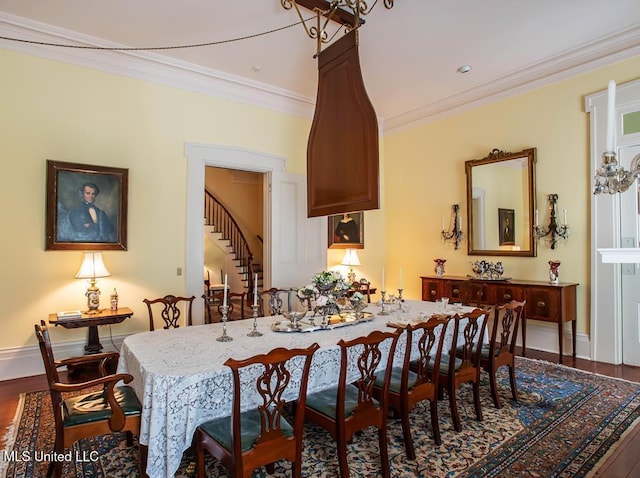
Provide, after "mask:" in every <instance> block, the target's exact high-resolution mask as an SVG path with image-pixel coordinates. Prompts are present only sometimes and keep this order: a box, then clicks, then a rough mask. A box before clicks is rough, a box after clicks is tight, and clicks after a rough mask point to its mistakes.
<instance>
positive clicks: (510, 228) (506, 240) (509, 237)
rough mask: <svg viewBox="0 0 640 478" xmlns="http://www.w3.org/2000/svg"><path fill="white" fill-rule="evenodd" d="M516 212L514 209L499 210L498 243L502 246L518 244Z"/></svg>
mask: <svg viewBox="0 0 640 478" xmlns="http://www.w3.org/2000/svg"><path fill="white" fill-rule="evenodd" d="M515 219H516V212H515V211H514V210H513V209H498V227H499V228H500V229H499V231H498V243H499V245H501V246H514V245H515V244H516V234H515V223H516V221H515Z"/></svg>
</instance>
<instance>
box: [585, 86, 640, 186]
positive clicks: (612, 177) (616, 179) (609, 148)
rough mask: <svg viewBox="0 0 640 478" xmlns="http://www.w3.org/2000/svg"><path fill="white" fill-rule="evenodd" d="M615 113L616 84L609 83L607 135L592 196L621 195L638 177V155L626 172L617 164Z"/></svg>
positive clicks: (639, 170)
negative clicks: (603, 194)
mask: <svg viewBox="0 0 640 478" xmlns="http://www.w3.org/2000/svg"><path fill="white" fill-rule="evenodd" d="M615 111H616V83H615V81H613V80H611V81H609V85H608V88H607V133H606V145H605V151H604V153H602V165H601V166H600V167H599V168H598V169H597V170H596V175H595V177H594V179H595V184H594V186H593V194H601V193H609V194H616V193H621V192H624V191H626V190H627V189H629V187H630V186H631V185H632V184H633V182H634V181H635V180H636V178H637V177H638V176H639V175H640V154H638V155H636V156H635V157H634V158H633V159H632V160H631V167H630V170H629V171H627V170H626V169H624V168H623V167H622V166H620V165H619V164H618V160H617V158H616V151H615V146H614V137H615V134H614V131H615Z"/></svg>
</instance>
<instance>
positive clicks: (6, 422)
mask: <svg viewBox="0 0 640 478" xmlns="http://www.w3.org/2000/svg"><path fill="white" fill-rule="evenodd" d="M527 357H529V358H537V359H542V360H548V361H550V362H557V359H558V356H557V354H550V353H546V352H539V351H536V350H527ZM564 365H566V366H568V367H575V368H577V369H580V370H587V371H590V372H594V373H598V374H602V375H608V376H610V377H618V378H623V379H626V380H630V381H632V382H640V367H631V366H628V365H610V364H605V363H599V362H591V361H589V360H583V359H573V358H571V357H570V356H565V357H564ZM46 388H47V379H46V377H45V376H44V375H37V376H35V377H27V378H20V379H15V380H7V381H3V382H0V404H2V406H1V407H0V449H3V448H4V447H5V444H6V443H5V436H4V435H5V434H4V433H3V432H2V431H4V430H6V428H7V427H9V426H10V425H11V423H12V422H13V418H14V416H15V413H16V409H17V406H18V399H19V396H20V393H24V392H34V391H37V390H45V389H46ZM638 450H640V426H637V427H635V429H634V430H632V431H631V432H629V433H628V435H627V436H626V437H624V439H623V440H622V442H621V443H620V445H619V446H618V447H617V448H616V450H615V451H614V452H613V453H612V455H611V456H610V457H609V458H608V459H607V460H606V461H605V463H604V464H603V465H602V467H601V468H600V469H599V470H598V471H597V472H596V473H595V476H598V477H606V478H632V477H637V476H640V454H639V453H638Z"/></svg>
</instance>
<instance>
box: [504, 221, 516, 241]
mask: <svg viewBox="0 0 640 478" xmlns="http://www.w3.org/2000/svg"><path fill="white" fill-rule="evenodd" d="M502 242H503V243H505V244H513V243H514V237H513V227H511V218H510V217H509V216H507V217H505V218H504V229H503V234H502Z"/></svg>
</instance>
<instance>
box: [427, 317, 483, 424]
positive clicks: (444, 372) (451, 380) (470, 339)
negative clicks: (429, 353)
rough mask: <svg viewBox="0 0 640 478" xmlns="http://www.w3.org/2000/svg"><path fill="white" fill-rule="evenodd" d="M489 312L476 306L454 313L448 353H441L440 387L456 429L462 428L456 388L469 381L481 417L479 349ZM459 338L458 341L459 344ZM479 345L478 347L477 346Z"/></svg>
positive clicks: (476, 408) (479, 417)
mask: <svg viewBox="0 0 640 478" xmlns="http://www.w3.org/2000/svg"><path fill="white" fill-rule="evenodd" d="M488 318H489V312H488V311H486V310H483V309H475V310H473V311H471V312H469V313H466V314H462V315H461V316H458V315H454V316H453V318H452V319H450V320H452V321H453V326H454V329H453V341H452V343H451V349H450V350H449V351H448V353H447V354H442V360H441V362H440V377H439V380H440V386H439V388H443V389H445V390H447V394H448V395H449V404H450V405H451V416H452V418H453V427H454V428H455V430H456V431H458V432H459V431H462V426H461V424H460V414H459V413H458V403H457V400H456V391H457V390H458V388H460V385H461V384H463V383H466V382H471V384H472V385H473V403H474V407H475V411H476V417H477V418H478V420H482V408H481V405H480V351H481V350H482V346H481V345H482V341H483V339H484V332H485V329H486V328H487V320H488ZM458 337H461V343H460V345H457V344H458ZM478 344H480V346H478Z"/></svg>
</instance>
